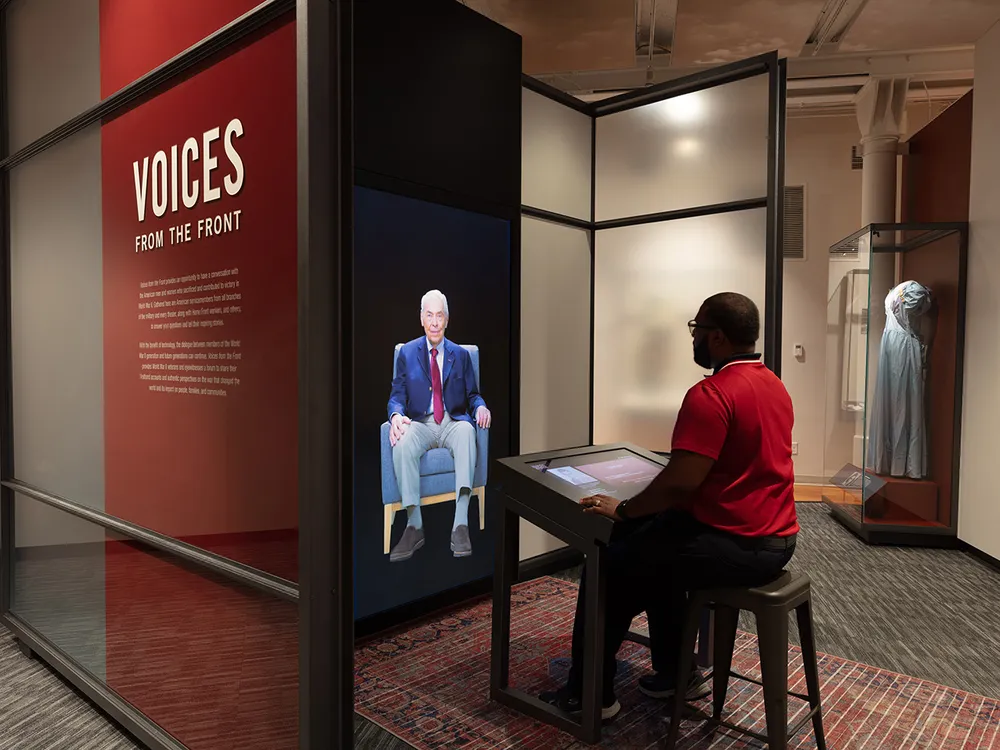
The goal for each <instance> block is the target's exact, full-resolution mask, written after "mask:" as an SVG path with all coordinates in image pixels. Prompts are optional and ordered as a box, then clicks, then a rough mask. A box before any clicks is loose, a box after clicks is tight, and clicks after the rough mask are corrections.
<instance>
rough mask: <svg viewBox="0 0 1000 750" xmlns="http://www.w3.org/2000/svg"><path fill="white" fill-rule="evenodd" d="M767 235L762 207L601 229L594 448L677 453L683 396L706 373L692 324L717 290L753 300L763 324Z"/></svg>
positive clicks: (596, 291) (596, 298)
mask: <svg viewBox="0 0 1000 750" xmlns="http://www.w3.org/2000/svg"><path fill="white" fill-rule="evenodd" d="M765 231H766V211H765V210H764V209H754V210H750V211H740V212H734V213H727V214H717V215H714V216H705V217H698V218H692V219H680V220H676V221H669V222H663V223H657V224H642V225H638V226H632V227H625V228H621V229H606V230H602V231H600V232H597V236H596V248H595V250H596V269H595V289H594V302H595V328H594V442H595V443H608V442H614V441H618V440H627V441H629V442H632V443H635V444H637V445H640V446H642V447H644V448H648V449H650V450H658V451H666V450H670V438H671V433H672V431H673V426H674V422H675V421H676V418H677V412H678V410H679V409H680V405H681V401H682V400H683V398H684V394H685V393H686V392H687V389H688V388H689V387H690V386H691V385H692V384H694V383H695V382H697V381H698V379H699V378H701V377H703V376H704V375H705V371H704V370H702V369H700V368H699V367H698V366H697V365H696V364H695V363H694V361H693V359H692V351H691V335H690V333H689V331H688V328H687V322H688V321H689V320H691V319H692V318H694V316H695V315H696V314H697V312H698V308H699V307H700V306H701V303H702V302H703V301H704V300H705V298H707V297H709V296H711V295H713V294H716V293H718V292H740V293H741V294H745V295H747V296H748V297H750V298H751V299H752V300H754V302H756V303H757V306H758V308H760V309H761V311H762V312H761V315H762V317H763V308H764V285H765V280H764V276H765V273H764V269H765V262H764V248H765ZM763 347H764V341H763V337H762V338H761V340H760V342H759V343H758V350H760V351H762V350H763Z"/></svg>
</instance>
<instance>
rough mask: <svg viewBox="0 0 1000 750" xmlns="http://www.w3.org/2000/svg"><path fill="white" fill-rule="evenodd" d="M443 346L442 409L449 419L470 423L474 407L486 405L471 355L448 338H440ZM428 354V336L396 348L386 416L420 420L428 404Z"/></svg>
mask: <svg viewBox="0 0 1000 750" xmlns="http://www.w3.org/2000/svg"><path fill="white" fill-rule="evenodd" d="M442 348H443V349H444V380H443V382H442V390H443V394H442V395H443V396H444V408H445V410H446V411H447V412H448V413H449V414H450V415H451V418H452V419H457V420H459V421H462V422H472V421H473V417H474V416H475V413H476V410H477V409H478V408H479V407H480V406H486V402H485V401H484V400H483V397H482V396H480V395H479V388H478V387H477V386H476V373H475V371H474V370H473V369H472V358H471V357H470V356H469V353H468V352H467V351H465V349H463V348H462V347H460V346H457V345H455V344H453V343H451V342H450V341H449V340H448V339H444V341H442ZM439 356H440V355H439ZM430 359H431V358H430V355H429V354H428V353H427V337H426V336H421V337H420V338H418V339H414V340H413V341H410V342H409V343H407V344H404V345H403V347H402V348H401V349H400V350H399V357H398V358H397V359H396V377H395V378H394V379H393V381H392V392H391V393H390V394H389V408H388V412H389V418H390V419H392V415H393V414H403V415H405V416H407V417H409V418H410V419H422V418H423V417H424V416H426V415H427V410H428V409H429V408H430V405H431V393H432V391H431V374H430Z"/></svg>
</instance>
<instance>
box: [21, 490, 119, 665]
mask: <svg viewBox="0 0 1000 750" xmlns="http://www.w3.org/2000/svg"><path fill="white" fill-rule="evenodd" d="M14 516H15V519H16V534H15V536H16V540H15V545H16V548H15V562H14V587H13V594H14V596H13V602H12V603H11V609H12V610H13V612H14V614H15V615H17V616H18V617H20V618H21V619H22V620H24V621H25V622H27V623H28V624H29V625H31V627H33V628H34V629H35V630H37V631H38V632H39V633H41V634H42V635H43V636H45V637H46V638H48V639H49V640H50V641H51V642H52V643H53V644H55V645H56V646H57V647H58V648H59V649H61V650H62V651H63V652H64V653H65V654H66V655H67V656H70V657H72V658H73V659H75V660H76V661H77V662H79V663H80V664H81V665H82V666H83V667H84V668H86V669H87V671H89V672H90V673H91V674H93V675H94V676H95V677H97V678H99V679H102V680H103V679H104V678H105V632H106V618H105V615H106V607H105V569H104V539H105V537H104V529H102V528H101V527H100V526H96V525H94V524H92V523H89V522H87V521H84V520H82V519H80V518H77V517H76V516H72V515H70V514H69V513H65V512H63V511H61V510H57V509H56V508H53V507H51V506H49V505H45V504H44V503H41V502H39V501H37V500H32V499H30V498H27V497H24V496H21V495H18V496H16V497H15V500H14Z"/></svg>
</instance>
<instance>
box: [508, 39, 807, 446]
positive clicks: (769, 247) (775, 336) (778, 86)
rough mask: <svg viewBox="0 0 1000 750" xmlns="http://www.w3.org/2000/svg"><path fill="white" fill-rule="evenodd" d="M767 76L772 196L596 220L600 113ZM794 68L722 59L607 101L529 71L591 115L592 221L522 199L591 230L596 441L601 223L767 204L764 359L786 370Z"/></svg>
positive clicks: (540, 213) (532, 211) (546, 214)
mask: <svg viewBox="0 0 1000 750" xmlns="http://www.w3.org/2000/svg"><path fill="white" fill-rule="evenodd" d="M760 75H766V76H768V144H767V195H765V196H760V197H758V198H750V199H745V200H738V201H729V202H726V203H718V204H714V205H708V206H696V207H692V208H685V209H679V210H673V211H663V212H658V213H654V214H643V215H638V216H627V217H622V218H618V219H606V220H603V221H597V119H598V118H600V117H604V116H606V115H614V114H618V113H620V112H626V111H628V110H631V109H635V108H637V107H641V106H644V105H646V104H653V103H655V102H659V101H663V100H664V99H670V98H672V97H675V96H681V95H683V94H690V93H693V92H696V91H702V90H705V89H708V88H712V87H715V86H720V85H724V84H727V83H735V82H737V81H742V80H745V79H747V78H753V77H755V76H760ZM787 75H788V66H787V61H786V60H784V59H780V58H779V57H778V53H777V52H771V53H768V54H765V55H759V56H757V57H752V58H749V59H747V60H742V61H740V62H736V63H731V64H729V65H722V66H720V67H717V68H712V69H710V70H705V71H701V72H699V73H695V74H693V75H689V76H685V77H683V78H678V79H676V80H673V81H666V82H664V83H660V84H657V85H655V86H649V87H647V88H644V89H638V90H636V91H630V92H627V93H624V94H620V95H618V96H614V97H611V98H609V99H604V100H602V101H597V102H591V103H585V102H582V101H580V100H578V99H577V98H576V97H573V96H570V95H568V94H566V93H565V92H563V91H560V90H559V89H556V88H554V87H553V86H550V85H549V84H547V83H543V82H542V81H539V80H537V79H535V78H532V77H531V76H528V75H525V76H522V86H523V87H524V88H525V89H528V90H529V91H533V92H534V93H536V94H539V95H541V96H544V97H547V98H549V99H551V100H552V101H555V102H557V103H559V104H562V105H563V106H566V107H569V108H570V109H573V110H574V111H576V112H580V113H582V114H585V115H587V116H588V117H590V119H591V149H590V170H591V175H590V221H586V220H583V219H579V218H576V217H573V216H566V215H563V214H558V213H554V212H552V211H546V210H545V209H542V208H539V207H537V206H530V205H527V204H522V206H521V215H522V216H528V217H530V218H534V219H541V220H543V221H550V222H552V223H555V224H560V225H563V226H567V227H573V228H575V229H584V230H587V231H589V233H590V442H591V443H593V442H594V334H595V330H594V323H595V310H594V291H595V276H596V236H597V232H599V231H601V230H602V229H617V228H621V227H630V226H637V225H640V224H652V223H659V222H665V221H672V220H675V219H688V218H693V217H696V216H713V215H716V214H723V213H730V212H734V211H747V210H751V209H761V208H763V209H765V210H766V211H767V220H766V221H767V229H766V236H765V255H764V263H765V271H764V321H763V331H762V333H763V336H764V352H763V354H764V364H765V365H767V366H768V367H769V368H770V369H771V370H772V371H773V372H774V373H775V374H776V375H778V376H779V377H780V375H781V320H782V291H783V277H784V264H783V255H782V240H783V221H782V220H783V214H784V188H785V107H786V101H785V89H786V81H787Z"/></svg>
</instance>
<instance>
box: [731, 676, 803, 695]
mask: <svg viewBox="0 0 1000 750" xmlns="http://www.w3.org/2000/svg"><path fill="white" fill-rule="evenodd" d="M729 676H730V677H735V678H736V679H737V680H743V682H752V683H753V684H754V685H759V686H760V687H764V683H763V682H761V681H760V680H755V679H754V678H753V677H747V676H746V675H745V674H740V673H739V672H733V671H732V670H730V671H729ZM788 694H789V695H790V696H791V697H793V698H798V699H799V700H800V701H805V702H806V703H808V702H809V696H808V695H802V693H793V692H792V691H791V690H789V691H788Z"/></svg>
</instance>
